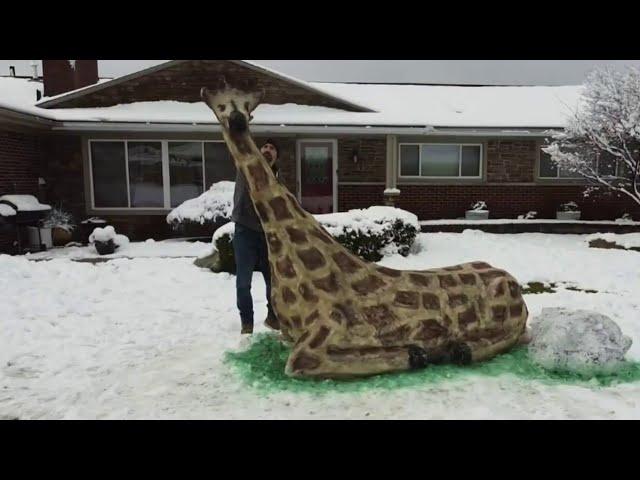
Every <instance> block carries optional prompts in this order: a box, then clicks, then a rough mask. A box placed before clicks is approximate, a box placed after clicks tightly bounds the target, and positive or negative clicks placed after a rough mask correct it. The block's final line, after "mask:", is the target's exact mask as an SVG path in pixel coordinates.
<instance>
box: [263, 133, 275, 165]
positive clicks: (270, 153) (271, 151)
mask: <svg viewBox="0 0 640 480" xmlns="http://www.w3.org/2000/svg"><path fill="white" fill-rule="evenodd" d="M260 153H262V155H264V158H266V159H267V162H269V163H270V164H271V163H274V162H275V161H276V160H278V157H279V152H278V145H277V144H276V142H274V141H273V140H272V139H271V138H270V139H268V140H267V141H266V142H264V143H263V144H262V147H260Z"/></svg>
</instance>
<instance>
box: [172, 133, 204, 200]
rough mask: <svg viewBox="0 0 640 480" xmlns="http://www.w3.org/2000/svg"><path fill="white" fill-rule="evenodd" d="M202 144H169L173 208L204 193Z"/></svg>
mask: <svg viewBox="0 0 640 480" xmlns="http://www.w3.org/2000/svg"><path fill="white" fill-rule="evenodd" d="M202 153H203V152H202V142H169V178H170V179H171V193H170V196H171V206H172V207H177V206H178V205H180V204H181V203H182V202H184V201H185V200H189V199H190V198H195V197H197V196H198V195H200V194H201V193H202V185H203V181H202V176H203V171H202Z"/></svg>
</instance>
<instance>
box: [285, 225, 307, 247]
mask: <svg viewBox="0 0 640 480" xmlns="http://www.w3.org/2000/svg"><path fill="white" fill-rule="evenodd" d="M286 231H287V234H288V235H289V239H291V241H292V242H293V243H297V244H301V243H306V241H307V234H306V233H304V230H300V229H299V228H295V227H287V228H286Z"/></svg>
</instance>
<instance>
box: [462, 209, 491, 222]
mask: <svg viewBox="0 0 640 480" xmlns="http://www.w3.org/2000/svg"><path fill="white" fill-rule="evenodd" d="M464 218H466V219H467V220H488V219H489V210H467V211H466V212H465V214H464Z"/></svg>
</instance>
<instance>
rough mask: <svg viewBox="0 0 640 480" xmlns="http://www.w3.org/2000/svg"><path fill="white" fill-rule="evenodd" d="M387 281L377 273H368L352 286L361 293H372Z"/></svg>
mask: <svg viewBox="0 0 640 480" xmlns="http://www.w3.org/2000/svg"><path fill="white" fill-rule="evenodd" d="M385 285H386V283H384V281H383V280H382V279H381V278H379V277H377V276H375V275H367V276H366V277H364V278H363V279H362V280H358V281H356V282H353V283H352V284H351V288H353V289H354V290H355V291H356V292H358V293H359V294H361V295H364V294H366V293H372V292H375V291H376V290H378V289H379V288H380V287H383V286H385Z"/></svg>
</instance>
